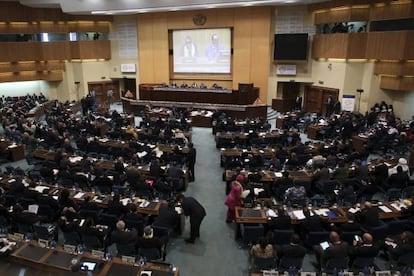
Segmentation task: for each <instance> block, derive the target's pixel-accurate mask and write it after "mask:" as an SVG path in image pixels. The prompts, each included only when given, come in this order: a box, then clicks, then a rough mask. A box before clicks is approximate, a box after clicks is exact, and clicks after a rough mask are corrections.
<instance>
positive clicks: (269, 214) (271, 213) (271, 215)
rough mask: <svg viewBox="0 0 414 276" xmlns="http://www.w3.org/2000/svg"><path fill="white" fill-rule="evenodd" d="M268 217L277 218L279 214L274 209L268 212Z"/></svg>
mask: <svg viewBox="0 0 414 276" xmlns="http://www.w3.org/2000/svg"><path fill="white" fill-rule="evenodd" d="M266 216H267V217H271V218H275V217H277V214H276V213H275V211H273V210H272V209H269V210H267V211H266Z"/></svg>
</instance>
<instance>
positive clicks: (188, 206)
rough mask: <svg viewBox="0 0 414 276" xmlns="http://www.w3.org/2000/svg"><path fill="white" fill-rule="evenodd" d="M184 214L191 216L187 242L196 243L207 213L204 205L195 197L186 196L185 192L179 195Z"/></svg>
mask: <svg viewBox="0 0 414 276" xmlns="http://www.w3.org/2000/svg"><path fill="white" fill-rule="evenodd" d="M178 199H179V202H180V203H181V207H182V208H183V212H184V215H185V216H187V217H190V238H188V239H185V242H187V243H194V242H195V239H196V238H199V237H200V225H201V222H202V221H203V219H204V217H205V216H206V215H207V213H206V210H205V209H204V207H203V206H202V205H201V204H200V202H198V201H197V200H196V199H195V198H193V197H186V196H184V195H183V194H181V195H179V196H178Z"/></svg>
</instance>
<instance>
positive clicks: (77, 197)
mask: <svg viewBox="0 0 414 276" xmlns="http://www.w3.org/2000/svg"><path fill="white" fill-rule="evenodd" d="M84 195H85V193H83V192H78V193H77V194H76V195H75V196H74V198H76V199H80V198H82V197H83V196H84Z"/></svg>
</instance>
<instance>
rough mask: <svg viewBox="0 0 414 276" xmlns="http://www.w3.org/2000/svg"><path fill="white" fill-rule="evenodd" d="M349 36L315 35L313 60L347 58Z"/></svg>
mask: <svg viewBox="0 0 414 276" xmlns="http://www.w3.org/2000/svg"><path fill="white" fill-rule="evenodd" d="M348 40H349V34H342V33H338V34H329V35H326V34H321V35H314V36H313V42H312V58H347V47H348V46H347V45H348Z"/></svg>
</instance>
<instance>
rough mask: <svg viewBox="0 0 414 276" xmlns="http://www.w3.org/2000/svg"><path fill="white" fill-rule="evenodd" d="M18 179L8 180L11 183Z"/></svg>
mask: <svg viewBox="0 0 414 276" xmlns="http://www.w3.org/2000/svg"><path fill="white" fill-rule="evenodd" d="M15 181H16V179H14V178H12V179H10V180H9V181H7V182H9V183H13V182H15Z"/></svg>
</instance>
